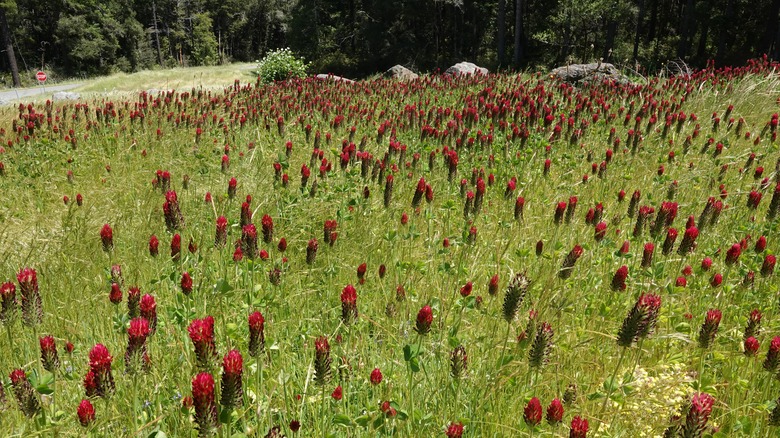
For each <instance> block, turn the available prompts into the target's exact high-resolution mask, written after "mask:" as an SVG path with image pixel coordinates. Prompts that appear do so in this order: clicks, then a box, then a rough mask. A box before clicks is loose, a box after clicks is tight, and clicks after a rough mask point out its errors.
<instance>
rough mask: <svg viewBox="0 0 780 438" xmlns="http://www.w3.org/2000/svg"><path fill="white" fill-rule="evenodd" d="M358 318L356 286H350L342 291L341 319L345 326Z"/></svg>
mask: <svg viewBox="0 0 780 438" xmlns="http://www.w3.org/2000/svg"><path fill="white" fill-rule="evenodd" d="M357 317H358V310H357V291H356V290H355V287H354V286H352V285H351V284H348V285H346V286H345V287H344V289H343V290H342V291H341V319H342V320H343V321H344V324H349V323H351V322H352V321H353V320H355V319H357Z"/></svg>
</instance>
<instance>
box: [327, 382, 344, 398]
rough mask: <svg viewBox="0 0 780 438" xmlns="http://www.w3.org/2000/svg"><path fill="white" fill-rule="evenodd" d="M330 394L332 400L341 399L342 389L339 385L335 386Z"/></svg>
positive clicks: (342, 395)
mask: <svg viewBox="0 0 780 438" xmlns="http://www.w3.org/2000/svg"><path fill="white" fill-rule="evenodd" d="M330 396H331V397H332V398H333V400H336V401H339V400H341V399H342V398H343V397H344V390H343V389H342V388H341V385H339V386H337V387H336V389H334V390H333V392H332V393H330Z"/></svg>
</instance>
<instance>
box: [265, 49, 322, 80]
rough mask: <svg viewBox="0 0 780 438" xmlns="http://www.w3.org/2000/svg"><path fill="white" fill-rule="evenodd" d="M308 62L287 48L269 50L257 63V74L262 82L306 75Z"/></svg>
mask: <svg viewBox="0 0 780 438" xmlns="http://www.w3.org/2000/svg"><path fill="white" fill-rule="evenodd" d="M308 68H309V64H308V63H307V62H306V61H305V60H304V59H303V58H296V57H295V55H293V53H292V51H291V50H290V49H289V48H283V49H278V50H274V51H272V52H269V53H268V54H267V55H265V57H264V58H263V59H262V60H260V63H259V64H257V74H258V76H260V79H261V80H262V81H263V82H273V81H283V80H285V79H289V78H302V77H305V76H306V70H307V69H308Z"/></svg>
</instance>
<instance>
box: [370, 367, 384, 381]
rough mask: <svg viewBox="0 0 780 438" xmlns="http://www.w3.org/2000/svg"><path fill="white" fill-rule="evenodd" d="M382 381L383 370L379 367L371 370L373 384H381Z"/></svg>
mask: <svg viewBox="0 0 780 438" xmlns="http://www.w3.org/2000/svg"><path fill="white" fill-rule="evenodd" d="M380 383H382V371H381V370H380V369H379V368H374V370H373V371H371V384H372V385H379V384H380Z"/></svg>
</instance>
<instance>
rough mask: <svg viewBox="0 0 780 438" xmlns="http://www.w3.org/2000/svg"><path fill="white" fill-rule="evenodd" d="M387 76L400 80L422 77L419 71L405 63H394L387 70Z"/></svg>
mask: <svg viewBox="0 0 780 438" xmlns="http://www.w3.org/2000/svg"><path fill="white" fill-rule="evenodd" d="M385 77H386V78H390V79H397V80H399V81H413V80H415V79H417V78H419V77H420V75H418V74H417V73H415V72H413V71H411V70H409V69H408V68H406V67H404V66H403V65H400V64H398V65H394V66H392V67H390V69H388V70H387V71H386V72H385Z"/></svg>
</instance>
